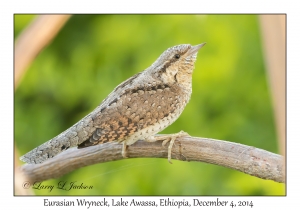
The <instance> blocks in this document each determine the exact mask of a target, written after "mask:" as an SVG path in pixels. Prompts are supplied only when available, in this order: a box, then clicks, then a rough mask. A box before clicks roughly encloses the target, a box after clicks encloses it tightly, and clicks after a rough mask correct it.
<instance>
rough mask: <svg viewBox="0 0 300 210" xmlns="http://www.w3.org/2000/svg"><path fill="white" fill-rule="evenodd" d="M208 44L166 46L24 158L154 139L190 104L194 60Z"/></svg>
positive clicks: (35, 160) (39, 159)
mask: <svg viewBox="0 0 300 210" xmlns="http://www.w3.org/2000/svg"><path fill="white" fill-rule="evenodd" d="M203 45H204V44H200V45H196V46H191V45H189V44H184V45H178V46H175V47H172V48H169V49H167V50H166V51H165V52H164V53H163V54H162V55H161V56H160V57H159V58H158V59H157V60H156V61H155V62H154V63H153V64H152V65H151V66H150V67H149V68H147V69H146V70H144V71H143V72H140V73H138V74H136V75H134V76H133V77H131V78H129V79H128V80H126V81H124V82H123V83H121V84H120V85H119V86H117V87H116V88H115V89H114V90H113V92H112V93H111V94H110V95H108V97H107V98H106V99H105V100H103V102H102V103H101V104H100V105H99V106H98V107H97V108H96V109H95V110H94V111H92V112H91V113H90V114H89V115H87V116H86V117H84V118H83V119H82V120H80V121H79V122H78V123H76V124H75V125H74V126H72V127H71V128H69V129H68V130H66V131H64V132H63V133H61V134H60V135H58V136H56V137H55V138H53V139H51V140H49V141H48V142H46V143H44V144H42V145H40V146H39V147H37V148H35V149H33V150H32V151H30V152H29V153H27V154H25V155H24V156H22V157H21V160H23V161H24V162H27V163H41V162H43V161H45V160H46V159H48V158H51V157H53V156H55V155H57V154H58V153H60V152H62V151H64V150H66V149H68V148H69V147H73V146H78V148H84V147H88V146H93V145H96V144H103V143H106V142H112V141H118V142H122V143H123V145H124V147H126V145H131V144H133V143H134V142H136V141H137V140H139V139H142V140H146V141H153V135H154V134H156V133H158V132H160V131H161V130H163V129H164V128H166V127H167V126H169V125H170V124H171V123H173V122H174V121H175V120H176V119H177V118H178V117H179V115H180V114H181V113H182V111H183V110H184V108H185V106H186V104H187V103H188V101H189V99H190V95H191V92H192V72H193V69H194V63H195V61H196V56H197V52H198V50H199V49H200V48H201V47H202V46H203ZM124 149H125V148H124ZM123 151H125V150H123ZM169 153H170V150H169ZM123 155H124V154H123ZM169 157H170V154H169Z"/></svg>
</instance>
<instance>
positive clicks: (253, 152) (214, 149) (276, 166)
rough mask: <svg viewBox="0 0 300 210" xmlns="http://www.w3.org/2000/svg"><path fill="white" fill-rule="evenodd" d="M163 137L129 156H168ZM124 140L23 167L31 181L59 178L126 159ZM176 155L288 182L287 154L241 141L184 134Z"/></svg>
mask: <svg viewBox="0 0 300 210" xmlns="http://www.w3.org/2000/svg"><path fill="white" fill-rule="evenodd" d="M161 143H162V142H161V141H157V142H153V143H149V142H145V141H137V142H136V143H134V144H133V145H131V146H129V147H128V148H127V157H129V158H143V157H144V158H146V157H147V158H150V157H152V158H167V156H168V152H167V150H168V147H167V146H165V147H163V146H162V144H161ZM121 151H122V144H119V143H106V144H100V145H96V146H91V147H87V148H83V149H77V148H71V149H68V150H66V151H64V152H62V153H60V154H59V155H57V156H56V157H54V158H52V159H49V160H47V161H45V162H43V163H41V164H25V165H23V166H22V167H20V168H19V170H20V171H21V173H23V174H24V175H25V176H26V177H27V178H28V181H30V182H31V183H33V182H35V181H43V180H47V179H52V178H58V177H61V176H63V175H64V174H67V173H69V172H71V171H73V170H75V169H78V168H81V167H84V166H88V165H92V164H96V163H103V162H109V161H114V160H122V159H123V157H122V155H121ZM172 158H173V159H178V160H181V161H198V162H206V163H211V164H215V165H220V166H224V167H227V168H232V169H234V170H238V171H241V172H243V173H246V174H249V175H252V176H256V177H259V178H262V179H270V180H274V181H276V182H283V183H285V171H284V158H283V157H282V156H280V155H277V154H274V153H271V152H268V151H265V150H262V149H258V148H255V147H251V146H246V145H242V144H238V143H233V142H228V141H221V140H215V139H207V138H199V137H190V136H184V137H179V138H177V139H176V141H175V144H174V145H173V148H172Z"/></svg>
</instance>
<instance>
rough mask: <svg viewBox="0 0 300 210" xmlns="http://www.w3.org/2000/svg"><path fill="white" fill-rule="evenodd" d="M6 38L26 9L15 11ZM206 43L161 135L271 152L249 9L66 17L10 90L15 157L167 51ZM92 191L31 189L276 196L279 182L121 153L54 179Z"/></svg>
mask: <svg viewBox="0 0 300 210" xmlns="http://www.w3.org/2000/svg"><path fill="white" fill-rule="evenodd" d="M14 18H15V28H14V30H15V37H14V38H15V40H16V38H17V37H18V35H19V34H20V33H21V32H22V30H23V29H24V28H25V27H26V26H27V25H28V24H29V23H30V22H31V21H32V20H33V19H34V18H35V15H15V16H14ZM202 42H206V43H207V44H206V45H205V47H203V48H202V49H201V50H200V51H199V53H198V59H197V62H196V68H195V70H194V73H193V94H192V97H191V100H190V102H189V104H188V105H187V107H186V109H185V110H184V112H183V114H182V115H181V116H180V118H179V119H178V120H177V121H176V122H175V123H173V124H172V125H171V126H170V127H168V128H167V129H166V130H164V131H163V132H162V133H176V132H179V131H180V130H184V131H186V132H188V133H189V134H190V135H192V136H199V137H207V138H215V139H223V140H227V141H232V142H238V143H241V144H246V145H251V146H254V147H258V148H261V149H264V150H268V151H271V152H274V153H279V152H278V151H279V148H278V144H277V137H276V131H275V123H274V116H273V111H272V104H271V96H270V91H269V87H268V83H267V78H266V70H265V64H264V60H263V55H262V45H261V37H260V29H259V21H258V16H256V15H74V16H72V17H71V18H70V20H69V21H68V22H67V23H66V25H65V26H64V27H63V28H62V30H61V31H60V32H59V34H58V35H57V36H56V37H55V38H54V40H53V41H52V42H51V44H50V45H48V46H47V47H46V48H45V49H44V50H43V51H42V52H41V53H40V54H39V55H38V56H37V57H36V59H35V60H34V62H33V63H32V64H31V66H30V67H29V69H28V71H27V73H26V75H25V76H24V77H23V80H22V82H21V84H20V85H19V87H18V88H17V90H16V92H15V108H14V110H15V115H14V119H15V120H14V122H15V133H14V134H15V136H14V137H15V143H16V144H15V145H16V147H17V149H18V150H19V152H20V155H23V154H25V153H27V152H28V151H30V150H31V149H33V148H34V147H36V146H38V145H40V144H42V143H44V142H45V141H47V140H49V139H51V138H53V137H54V136H56V135H57V134H59V133H61V132H62V131H64V130H65V129H67V128H69V127H70V126H72V125H73V124H75V123H76V122H77V121H78V120H80V119H81V118H82V117H84V116H85V115H86V114H88V113H89V112H91V111H92V110H93V109H94V108H95V107H96V106H97V105H98V104H99V103H100V102H101V101H102V100H103V99H104V98H105V97H106V96H107V95H108V94H109V93H110V92H111V91H112V90H113V89H114V87H116V86H117V85H118V84H119V83H121V82H122V81H124V80H126V79H127V78H129V77H130V76H132V75H134V74H136V73H137V72H140V71H142V70H144V69H146V68H147V67H148V66H150V65H151V64H152V63H153V62H154V61H155V59H156V58H158V57H159V55H160V54H161V53H162V52H163V51H164V50H166V49H167V48H169V47H171V46H174V45H178V44H184V43H190V44H192V45H196V44H200V43H202ZM58 181H68V182H71V181H77V182H76V183H77V184H81V183H84V184H85V185H92V186H94V187H93V189H92V190H70V191H63V190H59V189H55V190H53V191H52V192H49V191H47V190H35V193H36V194H38V195H284V194H285V185H284V184H279V183H276V182H274V181H268V180H262V179H259V178H256V177H252V176H250V175H246V174H243V173H241V172H238V171H234V170H232V169H228V168H224V167H220V166H216V165H210V164H206V163H199V162H181V161H176V160H173V164H172V165H171V164H169V163H168V161H167V160H166V159H142V158H140V159H126V160H121V161H115V162H109V163H103V164H97V165H92V166H88V167H84V168H81V169H79V170H76V171H74V172H72V173H70V174H68V175H65V176H64V177H62V178H59V179H57V180H49V181H45V182H43V184H45V185H50V184H53V185H57V183H58Z"/></svg>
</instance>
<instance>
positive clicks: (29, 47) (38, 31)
mask: <svg viewBox="0 0 300 210" xmlns="http://www.w3.org/2000/svg"><path fill="white" fill-rule="evenodd" d="M69 18H70V15H39V16H37V18H36V19H35V20H34V21H33V22H32V23H31V24H30V25H29V26H28V27H27V28H26V29H25V30H24V31H23V32H22V34H21V35H20V36H19V37H18V39H17V41H16V44H15V89H16V88H17V86H18V85H19V82H20V80H21V77H22V76H23V75H24V74H25V71H26V69H27V67H28V66H29V64H30V63H31V62H32V61H33V60H34V58H35V57H36V56H37V55H38V54H39V53H40V52H41V50H42V49H43V48H44V47H45V46H46V45H47V44H49V42H50V41H51V40H52V39H53V38H54V37H55V36H56V34H57V33H58V32H59V31H60V29H61V28H62V26H63V25H64V24H65V23H66V21H67V20H68V19H69Z"/></svg>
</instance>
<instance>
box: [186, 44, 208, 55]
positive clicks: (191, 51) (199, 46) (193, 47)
mask: <svg viewBox="0 0 300 210" xmlns="http://www.w3.org/2000/svg"><path fill="white" fill-rule="evenodd" d="M205 44H206V42H204V43H202V44H198V45H195V46H192V48H191V49H189V51H188V56H190V55H194V54H197V52H198V50H200V48H202V47H203V46H204V45H205Z"/></svg>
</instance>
